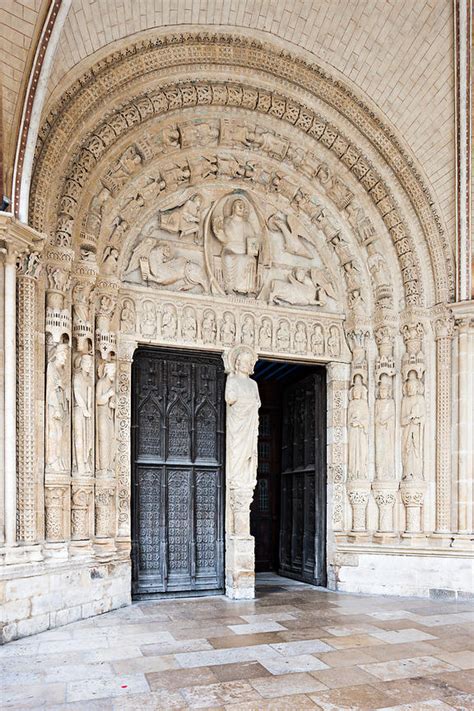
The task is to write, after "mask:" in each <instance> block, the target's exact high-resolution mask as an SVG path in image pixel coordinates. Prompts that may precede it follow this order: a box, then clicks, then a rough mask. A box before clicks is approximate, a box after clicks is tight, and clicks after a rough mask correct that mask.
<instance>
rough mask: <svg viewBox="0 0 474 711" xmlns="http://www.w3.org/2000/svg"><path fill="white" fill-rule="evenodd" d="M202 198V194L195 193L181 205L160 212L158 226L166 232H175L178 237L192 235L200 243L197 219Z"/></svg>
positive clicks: (198, 218) (198, 219)
mask: <svg viewBox="0 0 474 711" xmlns="http://www.w3.org/2000/svg"><path fill="white" fill-rule="evenodd" d="M202 204H203V200H202V195H200V194H199V193H195V194H194V195H192V196H191V197H190V198H189V199H188V200H186V202H185V203H184V204H182V205H178V206H176V207H174V208H173V209H171V210H166V211H165V212H162V213H161V214H160V227H162V229H164V230H166V231H167V232H172V233H177V234H178V235H179V237H180V238H181V237H184V236H185V235H194V240H195V242H196V243H200V242H201V241H202V240H200V237H199V221H200V215H201V208H202Z"/></svg>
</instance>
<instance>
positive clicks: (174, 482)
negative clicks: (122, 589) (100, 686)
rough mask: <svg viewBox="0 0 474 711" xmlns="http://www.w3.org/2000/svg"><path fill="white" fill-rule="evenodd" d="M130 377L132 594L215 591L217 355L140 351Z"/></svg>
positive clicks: (218, 583)
mask: <svg viewBox="0 0 474 711" xmlns="http://www.w3.org/2000/svg"><path fill="white" fill-rule="evenodd" d="M133 383H134V401H133V416H132V423H133V424H132V427H133V430H132V433H133V436H132V451H133V460H134V461H133V488H132V509H133V524H132V563H133V593H134V595H136V596H140V595H152V594H154V593H164V592H184V591H190V592H192V591H199V590H203V591H204V590H209V591H211V590H221V589H222V588H223V582H224V580H223V576H224V503H223V502H224V385H225V375H224V369H223V365H222V361H221V359H220V358H219V357H218V356H212V355H209V356H208V355H201V354H191V353H186V352H183V351H169V350H165V349H161V350H159V349H156V350H151V349H142V350H140V351H138V353H137V355H136V358H135V360H134V365H133Z"/></svg>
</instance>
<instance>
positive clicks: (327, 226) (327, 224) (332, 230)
mask: <svg viewBox="0 0 474 711" xmlns="http://www.w3.org/2000/svg"><path fill="white" fill-rule="evenodd" d="M316 224H317V226H318V227H319V229H320V230H321V232H322V233H323V235H324V236H325V237H326V239H327V240H331V241H332V240H333V238H334V237H335V236H336V235H338V234H339V232H340V231H341V230H340V228H339V227H338V226H337V225H336V224H335V223H334V222H332V221H331V220H330V219H329V217H328V215H327V213H326V210H325V209H323V210H321V212H320V213H319V214H318V217H317V218H316ZM334 248H335V249H336V247H334Z"/></svg>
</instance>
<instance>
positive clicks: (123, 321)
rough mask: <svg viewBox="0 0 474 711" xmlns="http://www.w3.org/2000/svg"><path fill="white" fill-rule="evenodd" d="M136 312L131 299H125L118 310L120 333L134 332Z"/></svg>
mask: <svg viewBox="0 0 474 711" xmlns="http://www.w3.org/2000/svg"><path fill="white" fill-rule="evenodd" d="M136 321H137V314H136V311H135V304H134V303H133V301H132V299H125V300H124V302H123V304H122V311H121V312H120V330H121V332H122V333H134V332H135V329H136Z"/></svg>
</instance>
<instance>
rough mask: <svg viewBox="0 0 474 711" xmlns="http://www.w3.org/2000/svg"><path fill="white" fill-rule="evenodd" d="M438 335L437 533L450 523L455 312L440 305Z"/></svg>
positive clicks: (436, 321)
mask: <svg viewBox="0 0 474 711" xmlns="http://www.w3.org/2000/svg"><path fill="white" fill-rule="evenodd" d="M433 317H434V327H435V338H436V533H441V534H443V533H449V532H450V531H451V530H452V528H453V527H452V525H451V390H452V379H451V375H452V373H451V342H452V337H453V333H454V329H453V327H454V319H453V316H452V313H451V312H450V311H449V310H448V309H446V308H445V307H444V306H443V307H437V308H436V309H435V311H434V313H433Z"/></svg>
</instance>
